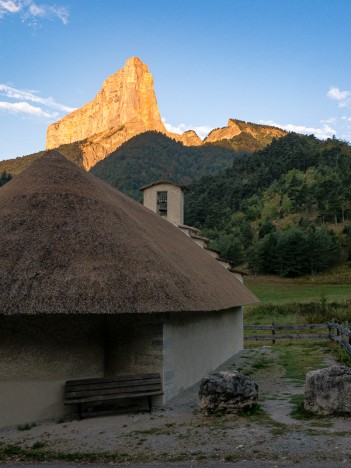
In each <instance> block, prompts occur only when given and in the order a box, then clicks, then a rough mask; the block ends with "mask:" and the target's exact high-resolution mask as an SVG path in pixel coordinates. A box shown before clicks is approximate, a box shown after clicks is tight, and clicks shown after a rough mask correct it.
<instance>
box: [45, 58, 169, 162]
mask: <svg viewBox="0 0 351 468" xmlns="http://www.w3.org/2000/svg"><path fill="white" fill-rule="evenodd" d="M147 130H156V131H159V132H163V133H167V132H166V129H165V127H164V125H163V123H162V120H161V117H160V113H159V110H158V107H157V100H156V96H155V92H154V87H153V78H152V75H151V73H150V72H149V70H148V67H147V65H145V64H144V63H143V62H142V61H141V60H140V59H138V58H137V57H132V58H130V59H128V60H127V62H126V64H125V66H124V67H123V68H122V69H121V70H119V71H117V72H116V73H114V74H113V75H111V76H109V77H108V78H107V79H106V80H105V81H104V83H103V85H102V88H101V90H100V91H99V93H98V94H97V95H96V96H95V98H94V99H93V100H92V101H90V102H88V103H87V104H85V105H84V106H83V107H81V108H80V109H78V110H76V111H74V112H71V113H70V114H68V115H66V116H65V117H63V118H62V119H61V120H59V121H58V122H55V123H53V124H52V125H50V126H49V128H48V131H47V139H46V148H47V149H51V148H56V147H58V146H59V145H62V144H67V143H72V142H74V141H81V140H85V139H87V138H88V139H89V141H88V142H87V143H84V145H83V150H84V151H83V152H84V154H85V155H86V158H85V159H86V160H85V161H84V162H83V163H84V166H85V167H86V168H87V169H88V168H89V167H91V166H92V165H94V164H95V163H96V162H97V161H99V160H101V159H103V158H104V157H105V156H106V155H107V154H108V153H110V152H111V151H113V150H115V149H116V148H117V147H118V146H120V145H121V144H122V143H123V142H124V141H126V140H128V139H129V138H131V137H133V136H135V135H137V134H138V133H142V132H145V131H147Z"/></svg>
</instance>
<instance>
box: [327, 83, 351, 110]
mask: <svg viewBox="0 0 351 468" xmlns="http://www.w3.org/2000/svg"><path fill="white" fill-rule="evenodd" d="M327 96H328V98H330V99H333V100H334V101H338V103H339V107H349V106H351V91H341V89H339V88H336V87H332V88H330V89H329V91H328V92H327Z"/></svg>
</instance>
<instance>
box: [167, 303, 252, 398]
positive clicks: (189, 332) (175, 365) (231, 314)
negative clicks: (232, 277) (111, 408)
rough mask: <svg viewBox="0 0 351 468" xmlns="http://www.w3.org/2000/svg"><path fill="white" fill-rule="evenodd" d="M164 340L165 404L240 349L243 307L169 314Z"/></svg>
mask: <svg viewBox="0 0 351 468" xmlns="http://www.w3.org/2000/svg"><path fill="white" fill-rule="evenodd" d="M163 337H164V354H163V360H164V373H163V386H164V402H166V401H168V400H170V399H171V398H172V397H174V396H175V395H177V394H179V393H180V392H181V391H182V390H184V389H186V388H188V387H190V386H191V385H193V384H195V383H196V382H198V381H199V380H200V379H201V378H202V377H203V376H204V375H206V374H207V373H208V372H210V371H213V370H214V369H216V368H217V367H218V366H220V365H221V364H222V363H223V362H225V361H226V360H227V359H229V358H230V357H232V356H233V355H234V354H236V353H237V352H238V351H240V350H241V349H242V348H243V313H242V308H241V307H237V308H235V309H231V310H228V311H222V312H212V313H206V314H205V313H203V314H196V313H193V314H187V315H186V316H185V315H184V316H180V314H177V315H176V316H175V315H169V319H168V320H166V321H165V324H164V328H163Z"/></svg>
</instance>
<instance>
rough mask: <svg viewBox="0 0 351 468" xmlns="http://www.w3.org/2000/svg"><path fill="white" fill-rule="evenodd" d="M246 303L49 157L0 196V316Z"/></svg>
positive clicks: (143, 221)
mask: <svg viewBox="0 0 351 468" xmlns="http://www.w3.org/2000/svg"><path fill="white" fill-rule="evenodd" d="M255 301H256V298H255V296H254V295H253V294H251V293H250V291H248V290H247V289H246V288H245V287H244V286H243V285H242V284H241V283H240V282H239V281H238V280H237V279H236V278H235V276H234V275H233V274H231V273H229V272H228V271H227V270H225V269H224V268H223V267H222V266H221V265H220V264H219V263H218V262H216V261H215V260H213V258H211V257H210V255H208V253H207V252H205V251H204V250H203V249H201V248H200V247H198V246H197V245H196V244H195V243H194V242H193V241H192V240H191V239H189V238H188V237H187V236H186V235H184V233H182V232H181V231H180V230H179V229H178V228H176V227H175V226H173V225H172V224H170V223H169V222H167V221H165V220H164V219H162V218H160V217H159V216H158V215H156V214H154V213H152V212H150V211H149V210H147V209H146V208H144V207H143V206H142V205H140V204H139V203H137V202H135V201H134V200H132V199H130V198H128V197H127V196H125V195H123V194H122V193H120V192H118V191H117V190H115V189H114V188H112V187H110V186H109V185H108V184H106V183H104V182H102V181H100V180H99V179H97V178H95V177H94V176H93V175H91V174H89V173H87V172H85V171H84V170H83V169H81V168H79V167H77V166H75V165H74V164H73V163H71V162H69V161H68V160H66V159H65V158H64V157H63V156H62V155H61V154H59V153H57V152H56V151H48V152H47V153H45V155H44V156H43V157H41V158H40V159H37V160H36V161H34V162H33V163H32V164H31V166H30V167H28V168H27V169H26V170H25V171H24V172H23V173H22V174H20V175H19V176H17V177H15V178H14V179H13V180H12V181H11V182H9V183H8V184H6V185H5V186H4V187H2V188H1V189H0V314H56V313H64V314H116V313H147V312H177V311H210V310H221V309H227V308H230V307H234V306H238V305H242V304H245V303H251V302H255Z"/></svg>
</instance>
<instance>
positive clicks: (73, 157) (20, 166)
mask: <svg viewBox="0 0 351 468" xmlns="http://www.w3.org/2000/svg"><path fill="white" fill-rule="evenodd" d="M81 143H82V142H76V143H70V144H69V145H61V146H60V147H58V148H56V150H57V151H59V152H60V153H61V154H63V155H64V156H66V158H67V159H69V160H70V161H73V162H74V163H76V164H78V165H79V166H81V165H82V151H81V149H80V144H81ZM44 153H45V150H43V151H38V153H33V154H28V155H26V156H19V157H18V158H13V159H5V160H4V161H0V172H1V173H2V172H7V173H9V174H11V175H12V176H16V175H17V174H20V173H21V172H22V171H24V169H25V168H26V167H28V166H29V164H31V163H32V162H33V161H34V160H35V159H37V158H40V156H42V155H43V154H44Z"/></svg>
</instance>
